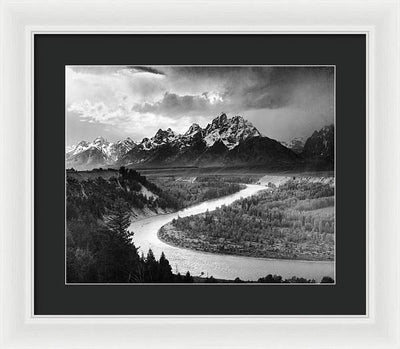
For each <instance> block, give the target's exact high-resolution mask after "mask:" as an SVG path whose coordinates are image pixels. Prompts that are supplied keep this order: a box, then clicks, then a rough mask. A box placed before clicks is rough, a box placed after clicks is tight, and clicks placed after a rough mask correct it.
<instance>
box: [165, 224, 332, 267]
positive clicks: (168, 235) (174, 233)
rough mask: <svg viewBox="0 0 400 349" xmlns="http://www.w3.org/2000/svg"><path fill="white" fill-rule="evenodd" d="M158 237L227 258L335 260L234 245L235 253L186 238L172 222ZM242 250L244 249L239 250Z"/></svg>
mask: <svg viewBox="0 0 400 349" xmlns="http://www.w3.org/2000/svg"><path fill="white" fill-rule="evenodd" d="M157 237H158V238H159V239H160V240H161V241H162V242H163V243H165V244H168V245H170V246H172V247H176V248H184V249H187V250H192V251H198V252H202V253H210V254H217V255H227V256H240V257H251V258H259V259H276V260H293V261H299V262H300V261H304V262H331V261H333V259H324V258H312V257H309V256H301V258H297V257H293V256H287V255H285V254H282V253H279V252H275V251H271V250H267V251H264V250H251V251H248V250H246V249H244V248H242V247H241V246H237V245H234V246H233V247H234V248H235V251H234V252H233V251H230V247H231V246H230V245H229V244H225V245H223V248H221V245H218V243H215V244H213V243H210V242H208V241H203V240H201V239H190V238H186V237H185V233H184V232H182V231H179V230H177V229H176V228H175V227H174V226H173V224H172V222H170V223H167V224H165V225H164V226H162V227H161V228H160V229H159V231H158V232H157ZM238 247H239V248H242V249H238Z"/></svg>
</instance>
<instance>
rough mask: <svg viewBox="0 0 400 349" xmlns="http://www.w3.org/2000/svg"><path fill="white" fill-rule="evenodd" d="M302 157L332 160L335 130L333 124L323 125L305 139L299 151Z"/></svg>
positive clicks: (331, 161)
mask: <svg viewBox="0 0 400 349" xmlns="http://www.w3.org/2000/svg"><path fill="white" fill-rule="evenodd" d="M301 155H302V156H303V158H305V159H309V160H314V161H325V162H328V163H332V164H333V162H334V159H335V130H334V126H333V125H328V126H325V127H323V128H322V129H321V130H319V131H314V133H313V134H312V135H311V137H309V138H308V139H307V141H306V142H305V144H304V148H303V151H302V153H301Z"/></svg>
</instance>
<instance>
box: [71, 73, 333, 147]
mask: <svg viewBox="0 0 400 349" xmlns="http://www.w3.org/2000/svg"><path fill="white" fill-rule="evenodd" d="M334 79H335V76H334V67H333V66H135V65H127V66H71V67H67V121H68V118H71V119H73V122H71V125H74V126H73V127H72V126H71V127H69V124H68V122H67V138H68V143H76V142H77V141H79V140H77V139H76V137H74V136H73V134H74V129H73V128H74V127H77V126H76V125H79V120H81V121H82V122H85V123H96V130H98V129H101V125H103V126H104V129H105V130H108V131H107V132H108V134H110V135H125V136H130V137H133V138H136V139H137V140H138V139H139V140H140V139H141V138H143V137H151V136H152V135H153V133H154V132H155V131H157V130H158V128H160V127H161V128H163V127H171V128H173V129H174V127H175V130H176V131H177V132H184V131H185V130H186V129H187V128H188V127H189V126H190V125H191V123H193V122H196V123H199V124H200V125H201V126H203V127H204V126H206V124H207V123H208V122H210V121H211V119H212V118H213V117H215V116H216V115H218V114H219V113H221V112H225V113H227V114H228V116H233V115H242V116H243V117H244V118H246V119H249V120H250V121H251V122H252V123H253V124H254V125H255V126H256V127H257V128H258V129H259V131H260V132H261V133H263V134H265V135H268V136H269V137H272V138H275V139H279V140H290V139H291V138H294V137H308V136H309V135H310V134H311V133H312V132H313V131H314V130H316V129H319V128H321V127H323V126H325V125H327V124H332V123H333V122H334V110H335V108H334ZM107 132H105V133H107ZM70 134H71V136H70ZM113 137H114V136H111V139H110V140H114V139H112V138H113Z"/></svg>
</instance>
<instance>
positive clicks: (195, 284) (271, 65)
mask: <svg viewBox="0 0 400 349" xmlns="http://www.w3.org/2000/svg"><path fill="white" fill-rule="evenodd" d="M32 40H34V34H33V37H32ZM366 42H368V40H366ZM366 45H368V44H366ZM366 51H367V47H366ZM128 65H132V64H119V65H113V64H108V65H105V64H92V65H89V64H83V65H79V66H80V67H125V66H128ZM73 66H78V65H74V64H71V65H66V66H65V114H64V118H65V149H66V148H67V124H68V121H67V99H68V95H67V67H73ZM142 66H145V67H237V68H241V67H282V68H285V67H312V68H317V67H330V68H332V67H333V124H334V133H333V134H334V164H333V165H334V168H333V178H334V181H335V187H334V197H333V200H334V213H335V214H334V218H333V220H334V227H335V232H334V239H333V243H334V259H333V264H334V266H333V279H334V281H335V282H334V283H323V284H322V283H295V284H290V283H287V284H285V283H282V284H275V283H270V284H262V283H248V282H244V283H234V282H225V283H221V282H218V283H212V284H211V283H198V282H194V283H178V282H176V283H166V282H164V283H160V282H145V283H143V282H142V283H126V282H125V283H121V282H111V283H105V282H98V283H93V282H67V248H68V246H67V166H66V163H67V162H66V160H65V169H64V170H65V188H64V193H65V223H64V224H65V230H64V285H66V286H79V285H88V286H89V285H92V286H101V285H106V286H112V285H120V286H140V285H149V286H151V285H184V286H198V285H201V286H206V287H208V286H228V285H229V286H239V287H240V286H264V287H265V286H267V287H268V286H296V285H297V286H298V285H304V286H322V287H329V286H335V285H336V277H337V275H336V65H334V64H319V65H318V64H310V65H308V64H298V65H296V64H286V65H285V64H281V65H280V64H240V65H239V64H237V65H229V64H226V65H223V64H203V65H194V64H182V65H173V64H164V65H162V64H148V65H144V64H143V65H142ZM31 69H32V80H34V76H33V71H34V54H32V68H31ZM367 73H368V72H367ZM366 79H367V81H368V76H366ZM31 98H32V100H33V99H34V95H33V90H32V93H31ZM31 117H32V120H34V118H35V116H34V113H33V112H32V116H31ZM32 137H33V136H32ZM278 142H279V141H278ZM32 147H33V144H32ZM266 174H268V173H266ZM32 234H33V235H34V232H32ZM33 240H34V236H32V241H33ZM366 249H367V251H366V265H368V247H367V246H366ZM143 252H145V251H143ZM198 252H199V251H198ZM200 252H201V251H200ZM34 253H35V251H34V249H33V250H32V265H33V264H34V260H35V257H34ZM166 258H167V259H168V256H166ZM250 258H251V257H250ZM265 259H267V258H265ZM270 259H274V258H270ZM276 259H278V260H279V258H276ZM189 272H190V270H189ZM367 275H368V273H367ZM296 276H297V277H302V276H301V275H296ZM31 278H32V294H33V293H34V288H33V284H34V281H33V279H34V277H33V274H32V276H31ZM367 306H368V302H367Z"/></svg>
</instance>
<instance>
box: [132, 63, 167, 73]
mask: <svg viewBox="0 0 400 349" xmlns="http://www.w3.org/2000/svg"><path fill="white" fill-rule="evenodd" d="M127 68H128V69H133V70H136V71H140V72H145V73H151V74H157V75H165V74H164V73H163V72H162V71H161V70H158V69H155V68H153V67H146V66H136V65H135V66H133V65H130V66H128V67H127Z"/></svg>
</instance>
